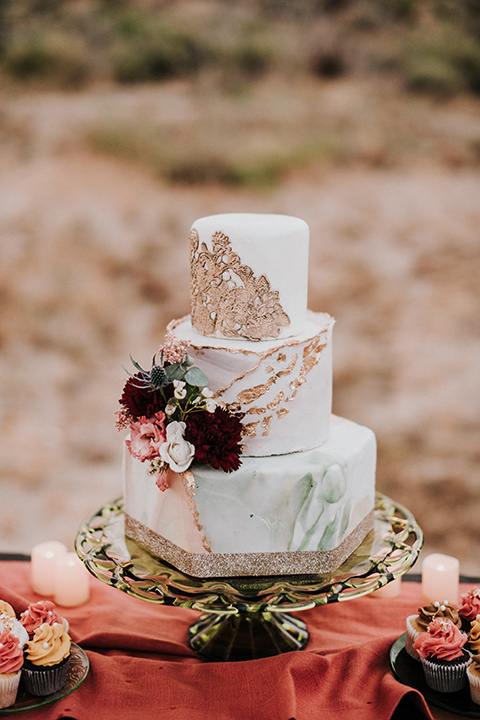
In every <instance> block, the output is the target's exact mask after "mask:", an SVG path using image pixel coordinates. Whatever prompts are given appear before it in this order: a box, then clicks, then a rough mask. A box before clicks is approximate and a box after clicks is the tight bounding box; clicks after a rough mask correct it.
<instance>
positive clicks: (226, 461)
mask: <svg viewBox="0 0 480 720" xmlns="http://www.w3.org/2000/svg"><path fill="white" fill-rule="evenodd" d="M186 423H187V427H186V430H185V440H188V442H190V443H192V444H193V445H194V446H195V461H196V462H198V463H201V464H207V465H211V466H212V467H213V468H215V469H216V470H219V469H221V470H224V471H225V472H232V470H238V468H239V467H240V464H241V463H240V458H239V455H240V453H241V452H242V450H241V445H240V444H241V440H242V423H241V422H240V418H239V417H238V415H234V414H232V413H230V412H228V410H225V409H224V408H222V407H220V406H217V407H216V408H215V411H214V412H213V413H209V412H199V413H192V414H191V415H188V416H187V418H186Z"/></svg>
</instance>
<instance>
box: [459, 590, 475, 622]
mask: <svg viewBox="0 0 480 720" xmlns="http://www.w3.org/2000/svg"><path fill="white" fill-rule="evenodd" d="M458 614H459V615H460V617H461V618H462V620H463V621H464V623H465V625H466V627H467V628H468V627H469V626H470V623H471V622H473V621H474V620H475V618H476V617H477V615H480V587H474V588H472V589H471V590H469V591H468V592H466V593H463V595H460V605H459V607H458Z"/></svg>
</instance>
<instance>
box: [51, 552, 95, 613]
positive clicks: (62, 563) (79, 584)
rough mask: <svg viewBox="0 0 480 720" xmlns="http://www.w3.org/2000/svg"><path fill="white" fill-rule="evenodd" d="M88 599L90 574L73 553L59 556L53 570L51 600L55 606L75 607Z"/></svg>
mask: <svg viewBox="0 0 480 720" xmlns="http://www.w3.org/2000/svg"><path fill="white" fill-rule="evenodd" d="M89 598H90V574H89V572H88V570H87V568H86V567H85V565H84V564H83V562H82V561H81V560H80V559H79V558H78V557H77V555H76V554H75V553H73V552H71V553H65V554H64V555H59V556H58V557H57V559H56V562H55V568H54V594H53V599H54V602H55V603H56V604H57V605H63V607H76V606H77V605H83V604H84V603H86V602H87V601H88V600H89Z"/></svg>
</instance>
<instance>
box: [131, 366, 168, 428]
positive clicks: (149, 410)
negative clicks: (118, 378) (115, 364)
mask: <svg viewBox="0 0 480 720" xmlns="http://www.w3.org/2000/svg"><path fill="white" fill-rule="evenodd" d="M120 404H121V405H123V406H124V407H126V408H127V409H128V410H129V411H130V413H131V414H132V415H133V417H134V418H135V419H137V418H139V417H147V418H150V417H152V416H153V415H155V413H156V412H158V411H159V410H164V409H165V400H164V398H163V395H162V393H161V392H160V390H155V391H153V390H152V388H151V387H149V386H148V385H147V386H146V387H141V380H140V375H139V374H137V375H134V376H133V377H131V378H128V380H127V382H126V383H125V387H124V388H123V394H122V397H121V398H120Z"/></svg>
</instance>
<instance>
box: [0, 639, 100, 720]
mask: <svg viewBox="0 0 480 720" xmlns="http://www.w3.org/2000/svg"><path fill="white" fill-rule="evenodd" d="M70 652H71V658H70V662H69V664H68V671H67V681H66V683H65V685H64V686H63V687H62V688H61V689H60V690H58V692H56V693H52V695H45V697H35V696H33V695H30V694H29V693H27V692H25V691H24V690H23V689H22V682H21V681H20V688H19V690H18V695H17V700H16V702H15V704H14V705H10V707H6V708H2V709H1V710H0V715H7V714H8V713H17V712H23V711H24V710H33V708H38V707H41V706H42V705H49V704H50V703H53V702H55V701H56V700H60V698H63V697H65V695H68V694H69V693H71V692H73V691H74V690H76V689H77V688H78V686H79V685H81V684H82V682H83V681H84V680H85V678H86V677H87V674H88V669H89V667H90V662H89V660H88V657H87V655H86V653H85V651H84V650H82V648H81V647H79V646H78V645H75V643H72V646H71V651H70Z"/></svg>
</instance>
